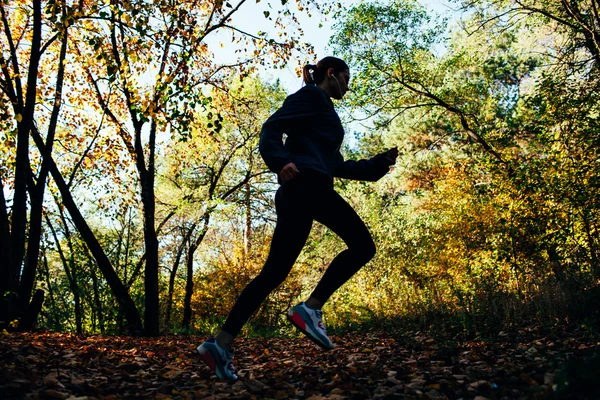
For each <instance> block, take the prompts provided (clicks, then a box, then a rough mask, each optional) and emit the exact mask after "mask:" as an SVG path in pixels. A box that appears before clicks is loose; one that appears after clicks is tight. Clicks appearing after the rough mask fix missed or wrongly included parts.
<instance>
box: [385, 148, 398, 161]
mask: <svg viewBox="0 0 600 400" xmlns="http://www.w3.org/2000/svg"><path fill="white" fill-rule="evenodd" d="M383 154H384V158H385V159H386V160H387V161H389V162H390V164H392V165H393V164H396V158H397V157H398V148H397V147H393V148H391V149H389V150H388V151H386V152H385V153H383Z"/></svg>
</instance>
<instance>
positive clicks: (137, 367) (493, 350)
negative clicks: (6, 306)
mask: <svg viewBox="0 0 600 400" xmlns="http://www.w3.org/2000/svg"><path fill="white" fill-rule="evenodd" d="M203 339H204V337H200V336H183V335H177V336H162V337H156V338H133V337H123V336H102V335H96V336H77V335H70V334H60V333H6V332H4V333H3V334H2V333H0V399H12V398H15V399H121V398H127V399H129V398H148V399H170V398H173V399H200V398H211V399H221V398H237V399H246V398H248V399H251V398H256V399H262V398H273V399H288V398H298V399H312V400H317V399H324V398H329V399H344V398H346V399H370V398H373V399H375V398H382V399H460V398H462V399H477V400H483V399H563V398H568V399H586V398H590V399H592V398H600V390H599V389H598V387H599V386H600V339H599V338H598V337H597V336H595V335H591V334H589V333H586V331H584V330H581V329H575V330H568V329H566V328H563V329H552V330H545V329H540V328H529V329H513V330H510V329H507V330H504V331H498V332H497V333H496V334H494V335H492V337H490V338H486V339H481V338H479V339H471V340H466V339H463V340H459V339H456V338H449V337H441V338H440V337H434V336H432V335H430V334H427V333H423V332H414V331H413V332H403V333H390V332H380V331H373V332H369V333H360V334H345V335H343V336H332V340H333V341H334V343H336V348H335V349H334V350H332V351H329V352H325V351H322V350H321V349H319V348H317V347H316V346H315V345H313V344H312V342H310V341H308V340H307V339H305V338H300V337H299V338H291V339H290V338H266V339H261V338H258V339H246V338H242V339H239V341H238V342H237V349H236V354H235V358H234V363H235V366H236V369H237V371H238V374H239V376H240V379H239V380H238V381H237V382H236V383H234V384H228V383H226V382H222V381H219V380H218V379H216V378H215V377H214V376H213V375H212V374H211V372H210V371H209V369H208V368H207V367H206V366H205V365H204V364H203V363H202V361H201V360H200V358H199V356H198V355H197V354H196V346H197V345H198V344H199V343H201V342H202V340H203Z"/></svg>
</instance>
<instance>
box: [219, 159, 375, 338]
mask: <svg viewBox="0 0 600 400" xmlns="http://www.w3.org/2000/svg"><path fill="white" fill-rule="evenodd" d="M275 206H276V210H277V225H276V226H275V232H274V233H273V239H272V241H271V249H270V251H269V256H268V257H267V261H266V262H265V265H264V267H263V269H262V271H261V272H260V274H259V275H257V276H256V278H254V279H253V280H252V281H251V282H250V283H249V284H248V286H246V288H245V289H244V290H243V291H242V293H241V294H240V297H239V298H238V299H237V301H236V303H235V305H234V306H233V308H232V309H231V311H230V313H229V316H228V317H227V321H225V324H224V325H223V328H222V329H223V330H224V331H226V332H227V333H229V334H231V335H233V336H237V334H238V333H239V331H240V330H241V329H242V327H243V326H244V324H245V323H246V321H247V320H248V318H250V316H251V315H252V314H253V313H254V312H255V311H256V310H257V309H258V307H259V306H260V304H261V303H262V302H263V301H264V300H265V299H266V298H267V296H268V295H269V294H270V293H271V292H272V291H273V290H275V289H276V288H277V287H278V286H279V285H280V284H281V283H283V281H284V280H285V278H286V277H287V276H288V274H289V273H290V271H291V269H292V266H293V265H294V262H295V261H296V259H297V258H298V256H299V255H300V251H301V250H302V248H303V247H304V244H305V243H306V240H307V239H308V235H309V233H310V230H311V227H312V223H313V220H316V221H318V222H320V223H322V224H323V225H325V226H326V227H328V228H329V229H331V230H332V231H333V232H335V233H336V234H337V235H338V236H340V237H341V238H342V240H344V242H345V243H346V246H348V248H347V249H346V250H344V251H342V252H341V253H340V254H338V255H337V257H335V258H334V260H333V261H332V262H331V264H330V265H329V268H327V271H326V272H325V274H324V275H323V277H322V278H321V281H320V282H319V284H318V285H317V287H316V288H315V290H314V291H313V293H312V295H311V296H312V297H314V298H316V299H317V300H319V301H320V302H322V303H325V302H326V301H327V300H328V299H329V297H330V296H331V295H332V294H333V292H335V291H336V290H337V289H338V288H339V287H340V286H342V285H343V284H344V283H345V282H346V281H347V280H348V279H350V278H351V277H352V275H354V274H355V273H356V272H357V271H358V270H359V269H360V268H361V267H362V266H363V265H365V264H366V263H367V262H368V261H369V260H370V259H371V258H373V256H374V255H375V244H374V243H373V239H372V237H371V234H370V233H369V230H368V229H367V227H366V226H365V224H364V223H363V221H362V220H361V219H360V217H359V216H358V215H357V214H356V212H355V211H354V210H353V209H352V207H350V205H349V204H348V203H346V201H345V200H344V199H343V198H342V197H341V196H340V195H339V194H337V193H336V192H335V190H334V189H333V185H332V183H331V180H330V179H329V178H328V177H327V176H325V175H321V174H317V173H310V172H308V171H305V172H302V173H301V174H300V175H298V176H297V177H296V178H295V179H293V180H291V181H288V182H285V183H284V184H283V185H281V187H280V188H279V190H278V191H277V194H276V196H275Z"/></svg>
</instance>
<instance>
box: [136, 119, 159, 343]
mask: <svg viewBox="0 0 600 400" xmlns="http://www.w3.org/2000/svg"><path fill="white" fill-rule="evenodd" d="M141 128H142V125H141V124H139V126H138V127H137V129H136V134H135V138H136V139H135V152H136V165H137V168H138V173H139V175H140V184H141V185H142V193H141V195H142V204H143V210H142V211H143V214H144V243H145V245H146V269H145V274H144V289H145V308H144V323H145V326H146V330H145V333H146V335H148V336H156V335H158V334H159V330H160V329H159V328H160V327H159V321H160V319H159V312H160V307H159V301H158V295H159V293H158V265H159V260H158V237H157V234H156V227H155V224H154V223H155V215H154V214H155V209H156V203H155V199H154V147H155V138H156V122H153V123H152V126H151V128H150V140H149V147H150V155H149V156H148V169H146V165H145V162H144V149H143V146H142V143H141V135H142V133H141Z"/></svg>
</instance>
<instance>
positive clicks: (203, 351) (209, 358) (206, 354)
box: [196, 345, 236, 382]
mask: <svg viewBox="0 0 600 400" xmlns="http://www.w3.org/2000/svg"><path fill="white" fill-rule="evenodd" d="M196 350H197V351H198V354H200V358H202V361H204V363H205V364H206V365H207V366H208V368H210V369H211V370H212V372H214V373H215V374H216V375H217V377H218V378H220V379H224V380H226V381H229V382H235V381H236V379H233V378H231V377H230V376H228V375H226V374H225V373H224V372H223V371H221V368H219V366H218V365H217V362H216V361H215V354H213V350H212V349H210V348H208V349H207V348H206V347H202V345H200V346H198V348H197V349H196Z"/></svg>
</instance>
